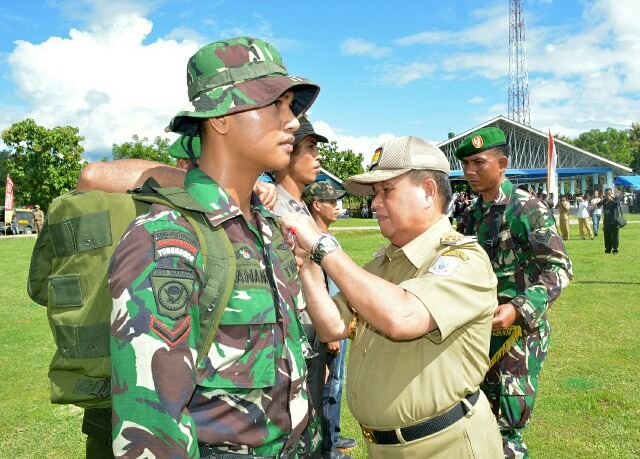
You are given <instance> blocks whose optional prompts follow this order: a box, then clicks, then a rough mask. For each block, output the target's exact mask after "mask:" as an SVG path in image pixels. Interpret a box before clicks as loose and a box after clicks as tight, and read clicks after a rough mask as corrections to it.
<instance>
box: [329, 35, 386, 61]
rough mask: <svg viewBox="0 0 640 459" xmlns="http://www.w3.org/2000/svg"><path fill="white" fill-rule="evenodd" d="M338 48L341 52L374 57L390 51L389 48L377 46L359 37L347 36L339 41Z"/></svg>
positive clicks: (379, 56)
mask: <svg viewBox="0 0 640 459" xmlns="http://www.w3.org/2000/svg"><path fill="white" fill-rule="evenodd" d="M340 49H341V50H342V53H343V54H354V55H357V56H368V57H374V58H381V57H384V56H386V55H387V54H389V53H390V52H391V48H387V47H383V46H378V45H376V44H374V43H371V42H368V41H365V40H361V39H359V38H347V39H346V40H344V41H343V42H342V43H340Z"/></svg>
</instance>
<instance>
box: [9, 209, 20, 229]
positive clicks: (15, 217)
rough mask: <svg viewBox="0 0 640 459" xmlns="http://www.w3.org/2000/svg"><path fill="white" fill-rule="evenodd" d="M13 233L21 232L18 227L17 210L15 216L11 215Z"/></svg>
mask: <svg viewBox="0 0 640 459" xmlns="http://www.w3.org/2000/svg"><path fill="white" fill-rule="evenodd" d="M11 234H20V228H18V216H17V215H16V213H15V211H14V212H13V217H11Z"/></svg>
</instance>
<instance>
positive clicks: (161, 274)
mask: <svg viewBox="0 0 640 459" xmlns="http://www.w3.org/2000/svg"><path fill="white" fill-rule="evenodd" d="M195 279H196V275H195V273H194V272H193V271H190V270H188V269H170V268H155V269H154V270H153V272H152V273H151V286H152V287H153V296H154V297H155V299H156V304H157V307H158V313H159V314H162V315H163V316H166V317H169V318H171V319H176V318H178V317H180V316H183V315H185V314H186V313H187V304H188V302H189V299H191V295H192V294H193V288H194V283H195Z"/></svg>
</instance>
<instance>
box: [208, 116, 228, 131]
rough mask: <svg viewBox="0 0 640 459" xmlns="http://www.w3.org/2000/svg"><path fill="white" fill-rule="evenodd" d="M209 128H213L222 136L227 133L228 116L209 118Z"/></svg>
mask: <svg viewBox="0 0 640 459" xmlns="http://www.w3.org/2000/svg"><path fill="white" fill-rule="evenodd" d="M207 121H208V124H209V126H211V127H212V128H213V130H214V131H216V132H217V133H218V134H221V135H224V134H226V133H227V132H229V127H230V122H229V121H230V119H229V117H228V116H219V117H217V118H209V119H208V120H207Z"/></svg>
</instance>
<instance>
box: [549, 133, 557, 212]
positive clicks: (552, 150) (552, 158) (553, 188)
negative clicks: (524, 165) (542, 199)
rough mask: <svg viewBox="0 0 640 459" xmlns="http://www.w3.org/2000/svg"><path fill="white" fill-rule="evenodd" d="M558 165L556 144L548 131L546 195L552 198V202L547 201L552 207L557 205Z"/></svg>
mask: <svg viewBox="0 0 640 459" xmlns="http://www.w3.org/2000/svg"><path fill="white" fill-rule="evenodd" d="M557 165H558V153H557V151H556V144H555V142H554V141H553V137H552V136H551V131H549V147H548V150H547V193H548V194H549V197H551V196H553V201H549V204H551V205H552V206H553V207H555V206H556V204H557V203H558V174H557V172H556V166H557Z"/></svg>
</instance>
